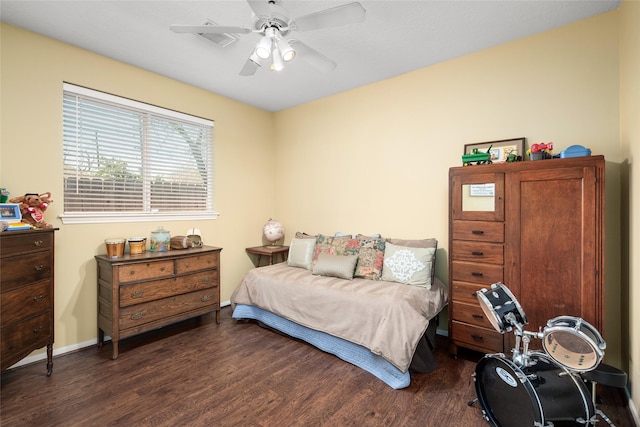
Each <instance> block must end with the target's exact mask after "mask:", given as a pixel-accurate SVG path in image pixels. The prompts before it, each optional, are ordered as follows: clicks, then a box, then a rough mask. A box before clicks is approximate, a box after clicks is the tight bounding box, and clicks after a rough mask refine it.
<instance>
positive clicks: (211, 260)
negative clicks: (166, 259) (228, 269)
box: [176, 253, 220, 274]
mask: <svg viewBox="0 0 640 427" xmlns="http://www.w3.org/2000/svg"><path fill="white" fill-rule="evenodd" d="M219 262H220V256H219V255H218V254H217V253H213V254H203V255H197V256H192V257H188V258H178V259H177V260H176V274H182V273H190V272H192V271H200V270H208V269H212V268H216V269H217V268H218V264H219Z"/></svg>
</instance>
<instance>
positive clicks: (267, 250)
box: [246, 245, 289, 267]
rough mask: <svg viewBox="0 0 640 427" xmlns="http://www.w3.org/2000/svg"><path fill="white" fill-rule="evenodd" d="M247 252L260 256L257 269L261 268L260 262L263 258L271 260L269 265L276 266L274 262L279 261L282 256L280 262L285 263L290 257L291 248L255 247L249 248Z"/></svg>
mask: <svg viewBox="0 0 640 427" xmlns="http://www.w3.org/2000/svg"><path fill="white" fill-rule="evenodd" d="M246 251H247V253H248V254H253V255H258V262H257V263H256V267H260V261H262V257H263V256H264V257H268V258H269V265H272V264H274V261H277V260H276V257H277V256H280V262H285V261H286V260H287V256H288V255H289V246H269V245H267V246H254V247H252V248H247V249H246ZM275 264H277V262H275Z"/></svg>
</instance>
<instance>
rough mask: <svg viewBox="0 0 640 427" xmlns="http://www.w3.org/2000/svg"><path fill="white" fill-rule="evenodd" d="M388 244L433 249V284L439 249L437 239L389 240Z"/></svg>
mask: <svg viewBox="0 0 640 427" xmlns="http://www.w3.org/2000/svg"><path fill="white" fill-rule="evenodd" d="M387 243H391V244H392V245H397V246H408V247H410V248H427V249H428V248H433V257H432V259H431V282H433V280H434V279H435V277H436V251H437V249H438V240H437V239H434V238H431V239H418V240H407V239H387Z"/></svg>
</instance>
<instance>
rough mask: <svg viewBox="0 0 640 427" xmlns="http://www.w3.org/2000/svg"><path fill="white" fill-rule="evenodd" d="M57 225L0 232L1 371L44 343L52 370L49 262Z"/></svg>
mask: <svg viewBox="0 0 640 427" xmlns="http://www.w3.org/2000/svg"><path fill="white" fill-rule="evenodd" d="M55 230H57V229H53V228H50V229H43V230H24V231H5V232H2V233H0V313H1V315H0V316H1V320H0V322H1V324H2V326H1V328H2V329H1V331H2V333H1V338H0V342H1V344H0V365H1V368H2V371H4V370H5V369H7V368H9V367H10V366H11V365H13V364H15V363H17V362H19V361H20V360H21V359H23V358H25V357H26V356H28V355H29V354H30V353H31V352H32V351H34V350H37V349H39V348H42V347H44V346H46V347H47V375H51V372H52V370H53V262H54V250H53V248H54V231H55Z"/></svg>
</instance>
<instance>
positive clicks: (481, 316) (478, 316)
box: [471, 313, 484, 319]
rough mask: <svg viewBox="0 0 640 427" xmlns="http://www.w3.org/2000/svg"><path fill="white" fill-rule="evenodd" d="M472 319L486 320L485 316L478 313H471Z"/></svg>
mask: <svg viewBox="0 0 640 427" xmlns="http://www.w3.org/2000/svg"><path fill="white" fill-rule="evenodd" d="M471 317H473V318H474V319H484V316H483V315H482V314H478V313H471Z"/></svg>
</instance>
